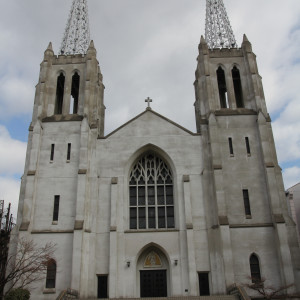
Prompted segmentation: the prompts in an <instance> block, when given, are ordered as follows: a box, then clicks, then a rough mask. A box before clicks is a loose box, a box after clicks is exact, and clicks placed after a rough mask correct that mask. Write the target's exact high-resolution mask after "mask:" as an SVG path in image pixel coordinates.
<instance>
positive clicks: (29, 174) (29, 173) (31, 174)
mask: <svg viewBox="0 0 300 300" xmlns="http://www.w3.org/2000/svg"><path fill="white" fill-rule="evenodd" d="M35 172H36V171H35V170H29V171H28V172H27V176H35Z"/></svg>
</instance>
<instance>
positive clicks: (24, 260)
mask: <svg viewBox="0 0 300 300" xmlns="http://www.w3.org/2000/svg"><path fill="white" fill-rule="evenodd" d="M54 251H55V245H54V244H52V243H47V244H46V245H44V246H39V245H37V244H35V243H34V242H33V241H32V240H28V239H26V238H21V239H19V240H18V244H17V247H16V251H15V253H13V254H12V252H11V253H9V254H8V257H7V260H6V265H5V269H6V273H5V274H2V275H4V276H0V296H2V295H3V293H4V288H5V294H7V293H8V292H9V291H10V290H11V289H13V288H26V287H27V286H28V285H30V284H31V283H33V282H37V281H40V280H43V279H45V277H46V271H47V265H48V262H49V261H50V260H51V259H52V258H53V255H54Z"/></svg>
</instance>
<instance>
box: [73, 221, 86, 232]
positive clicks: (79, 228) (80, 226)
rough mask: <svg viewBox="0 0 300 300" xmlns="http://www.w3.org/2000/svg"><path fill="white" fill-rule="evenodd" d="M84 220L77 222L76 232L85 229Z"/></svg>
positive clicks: (75, 225)
mask: <svg viewBox="0 0 300 300" xmlns="http://www.w3.org/2000/svg"><path fill="white" fill-rule="evenodd" d="M83 223H84V221H83V220H76V221H75V224H74V230H82V229H83Z"/></svg>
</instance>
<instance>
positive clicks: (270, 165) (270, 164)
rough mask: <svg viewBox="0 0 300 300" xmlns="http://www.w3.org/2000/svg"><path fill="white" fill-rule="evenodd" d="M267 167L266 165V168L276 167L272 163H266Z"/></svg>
mask: <svg viewBox="0 0 300 300" xmlns="http://www.w3.org/2000/svg"><path fill="white" fill-rule="evenodd" d="M265 165H266V168H274V167H275V166H274V164H273V163H272V162H267V163H265Z"/></svg>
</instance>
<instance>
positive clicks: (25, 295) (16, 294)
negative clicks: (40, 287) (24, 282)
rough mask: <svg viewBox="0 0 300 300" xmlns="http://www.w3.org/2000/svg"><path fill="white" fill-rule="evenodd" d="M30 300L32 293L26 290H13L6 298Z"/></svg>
mask: <svg viewBox="0 0 300 300" xmlns="http://www.w3.org/2000/svg"><path fill="white" fill-rule="evenodd" d="M28 299H30V292H29V291H28V290H25V289H14V290H11V291H10V292H9V293H8V294H7V295H6V296H5V297H4V300H28Z"/></svg>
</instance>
